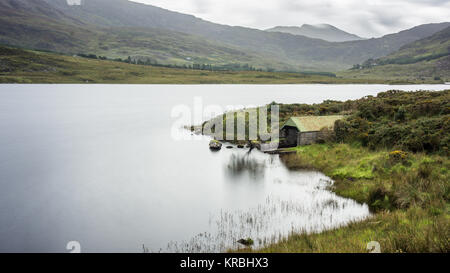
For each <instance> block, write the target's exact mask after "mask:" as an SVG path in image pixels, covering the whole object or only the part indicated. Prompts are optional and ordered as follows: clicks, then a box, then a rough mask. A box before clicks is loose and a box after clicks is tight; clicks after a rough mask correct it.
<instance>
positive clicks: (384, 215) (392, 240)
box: [244, 143, 450, 252]
mask: <svg viewBox="0 0 450 273" xmlns="http://www.w3.org/2000/svg"><path fill="white" fill-rule="evenodd" d="M289 150H295V151H297V153H294V154H285V155H280V156H281V158H282V161H283V162H284V163H285V164H286V165H287V166H288V167H289V168H290V169H315V170H319V171H322V172H324V173H325V174H326V175H328V176H330V177H331V178H333V179H334V180H335V184H334V186H333V188H332V190H333V191H334V192H336V193H337V194H338V195H340V196H343V197H347V198H352V199H354V200H356V201H358V202H360V203H367V204H368V205H369V207H370V208H371V210H372V211H373V212H374V216H373V217H371V218H370V219H367V220H365V221H362V222H357V223H352V224H350V225H348V226H345V227H341V228H337V229H334V230H330V231H326V232H322V233H319V234H292V235H291V236H289V237H288V238H285V239H283V240H281V241H280V242H278V243H276V244H272V245H269V246H266V247H265V248H263V249H261V250H257V252H367V250H366V245H367V243H369V242H370V241H378V242H379V243H380V244H381V250H382V252H448V251H449V250H450V241H449V239H450V222H449V220H450V218H449V208H450V206H449V203H448V200H449V190H450V188H449V184H450V173H449V171H448V170H449V167H450V160H449V158H448V157H445V156H444V157H443V156H439V155H430V154H428V155H427V154H423V153H416V154H406V155H407V156H406V157H404V158H400V159H399V158H397V157H395V156H394V155H393V154H395V153H391V151H388V150H378V151H371V150H368V149H367V148H364V147H361V146H360V145H356V144H355V145H350V144H333V143H332V144H315V145H311V146H304V147H296V148H291V149H289ZM244 251H251V250H250V249H246V250H244Z"/></svg>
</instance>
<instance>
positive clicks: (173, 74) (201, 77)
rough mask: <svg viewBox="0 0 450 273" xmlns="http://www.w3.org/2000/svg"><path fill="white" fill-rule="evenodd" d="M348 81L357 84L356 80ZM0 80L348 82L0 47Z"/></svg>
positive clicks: (294, 74) (329, 77)
mask: <svg viewBox="0 0 450 273" xmlns="http://www.w3.org/2000/svg"><path fill="white" fill-rule="evenodd" d="M352 82H356V83H358V81H357V80H352ZM373 82H374V83H377V82H378V83H379V82H381V81H373ZM0 83H127V84H219V83H220V84H225V83H226V84H293V83H348V81H347V80H346V79H342V78H336V77H333V76H332V75H329V76H328V75H322V74H314V73H282V72H258V71H240V72H231V71H208V70H193V69H180V68H167V67H159V66H154V65H136V64H129V63H124V62H118V61H111V60H100V59H92V58H82V57H73V56H67V55H58V54H55V53H49V52H40V51H31V50H23V49H18V48H10V47H2V46H0Z"/></svg>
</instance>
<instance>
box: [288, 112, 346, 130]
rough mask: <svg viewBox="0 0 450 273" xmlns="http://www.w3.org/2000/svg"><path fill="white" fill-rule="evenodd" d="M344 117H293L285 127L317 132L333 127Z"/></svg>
mask: <svg viewBox="0 0 450 273" xmlns="http://www.w3.org/2000/svg"><path fill="white" fill-rule="evenodd" d="M343 117H344V116H304V117H291V118H289V119H288V120H287V121H286V123H284V125H283V127H281V129H283V128H284V127H285V126H290V127H295V128H297V129H298V130H299V131H300V132H316V131H320V130H321V129H322V128H325V127H333V126H334V122H335V121H336V120H339V119H342V118H343Z"/></svg>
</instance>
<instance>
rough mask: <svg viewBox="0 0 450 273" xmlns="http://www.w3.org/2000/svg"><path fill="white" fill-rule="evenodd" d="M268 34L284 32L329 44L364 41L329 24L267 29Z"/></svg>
mask: <svg viewBox="0 0 450 273" xmlns="http://www.w3.org/2000/svg"><path fill="white" fill-rule="evenodd" d="M266 31H268V32H282V33H289V34H292V35H302V36H306V37H309V38H314V39H322V40H325V41H328V42H347V41H356V40H362V39H363V38H361V37H359V36H358V35H355V34H351V33H348V32H345V31H343V30H341V29H339V28H337V27H335V26H332V25H328V24H321V25H308V24H304V25H302V26H301V27H296V26H277V27H274V28H270V29H267V30H266Z"/></svg>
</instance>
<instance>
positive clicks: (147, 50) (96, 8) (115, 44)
mask: <svg viewBox="0 0 450 273" xmlns="http://www.w3.org/2000/svg"><path fill="white" fill-rule="evenodd" d="M0 24H1V25H2V28H1V29H0V43H3V44H8V45H15V46H23V47H28V48H35V49H44V50H50V51H58V52H62V53H67V54H75V53H80V52H83V53H93V54H96V55H102V56H107V57H112V58H115V57H120V58H126V57H128V56H131V57H134V58H152V59H154V60H156V61H158V62H161V63H166V64H170V63H176V64H183V63H192V62H196V63H211V64H223V63H235V62H236V63H249V64H252V65H254V66H257V67H262V68H274V69H277V70H297V71H299V70H311V71H338V70H343V69H348V68H350V67H351V66H352V65H354V64H356V63H361V62H363V61H364V60H367V59H369V58H379V57H382V56H385V55H387V54H390V53H392V52H394V51H396V50H398V49H399V48H400V47H402V46H403V45H406V44H408V43H410V42H413V41H416V40H418V39H422V38H425V37H427V36H430V35H432V34H434V33H435V32H437V31H440V30H442V29H444V28H445V27H448V26H450V23H441V24H428V25H421V26H418V27H415V28H412V29H410V30H405V31H402V32H399V33H396V34H391V35H387V36H384V37H381V38H377V39H369V40H359V41H349V42H339V43H337V42H328V41H324V40H320V39H312V38H309V37H305V36H300V35H292V34H288V33H280V32H267V31H261V30H256V29H250V28H244V27H231V26H227V25H220V24H215V23H211V22H208V21H205V20H202V19H200V18H197V17H194V16H191V15H186V14H181V13H177V12H172V11H169V10H165V9H161V8H158V7H154V6H151V5H145V4H140V3H135V2H131V1H127V0H84V4H83V5H81V6H69V5H67V2H66V0H0Z"/></svg>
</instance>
